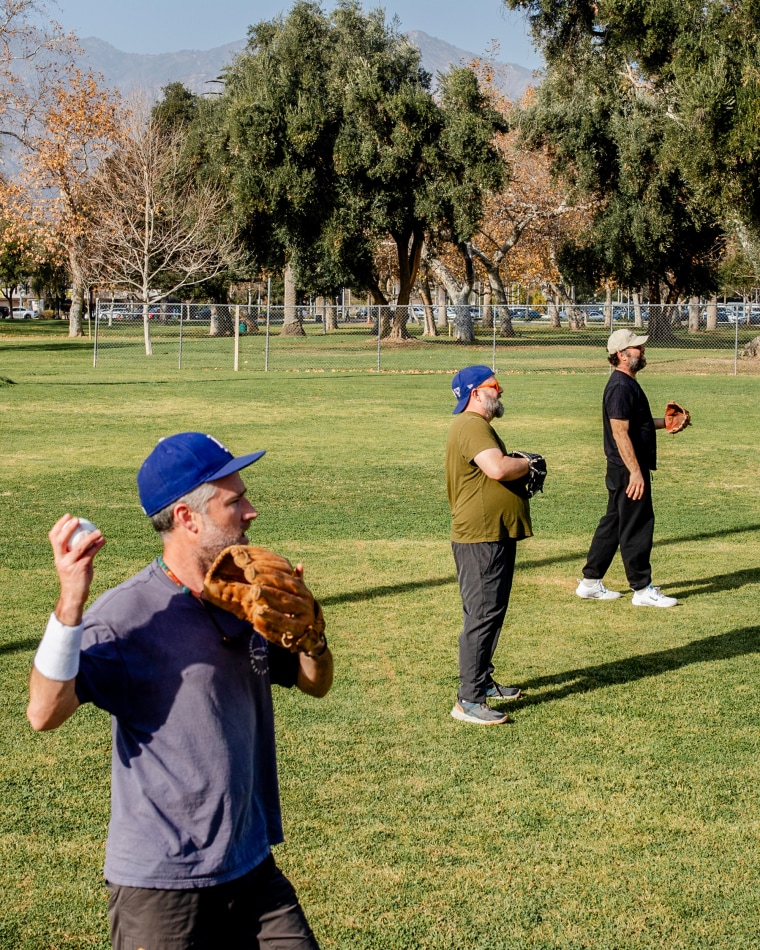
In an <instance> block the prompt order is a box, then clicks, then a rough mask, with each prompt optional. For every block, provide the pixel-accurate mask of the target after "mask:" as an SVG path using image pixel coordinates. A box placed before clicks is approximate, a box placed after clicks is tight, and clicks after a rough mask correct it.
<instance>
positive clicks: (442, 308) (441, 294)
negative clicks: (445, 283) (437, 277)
mask: <svg viewBox="0 0 760 950" xmlns="http://www.w3.org/2000/svg"><path fill="white" fill-rule="evenodd" d="M435 307H436V315H435V322H436V326H437V327H438V329H439V330H448V328H449V320H448V317H447V316H446V288H445V287H442V286H441V285H440V284H438V283H436V287H435Z"/></svg>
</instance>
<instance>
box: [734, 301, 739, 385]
mask: <svg viewBox="0 0 760 950" xmlns="http://www.w3.org/2000/svg"><path fill="white" fill-rule="evenodd" d="M738 360H739V315H738V314H737V316H736V323H734V376H736V375H737V373H738V371H739V366H738Z"/></svg>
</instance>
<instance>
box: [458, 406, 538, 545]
mask: <svg viewBox="0 0 760 950" xmlns="http://www.w3.org/2000/svg"><path fill="white" fill-rule="evenodd" d="M493 448H497V449H499V450H500V451H501V452H503V453H504V454H506V448H505V447H504V443H503V442H502V441H501V439H500V438H499V436H498V435H497V434H496V431H495V430H494V428H493V426H491V425H490V423H488V422H486V420H485V419H484V418H483V417H482V416H481V415H479V414H478V413H475V412H462V413H459V415H457V416H456V418H455V419H454V421H453V422H452V423H451V427H450V429H449V434H448V439H447V442H446V487H447V490H448V496H449V505H450V507H451V520H452V526H451V540H452V541H456V542H459V543H463V544H476V543H479V542H483V541H504V540H506V539H507V538H514V539H516V540H521V539H522V538H529V537H531V536H532V534H533V530H532V527H531V522H530V505H529V502H528V496H527V492H526V491H525V483H524V481H523V480H517V481H512V482H506V481H505V482H499V481H496V479H493V478H489V477H488V476H487V475H486V474H485V472H483V471H482V470H481V469H480V468H479V467H478V466H477V465H476V464H475V462H474V461H473V459H474V458H475V456H476V455H479V454H480V453H481V452H483V451H485V450H486V449H493Z"/></svg>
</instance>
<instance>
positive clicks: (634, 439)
mask: <svg viewBox="0 0 760 950" xmlns="http://www.w3.org/2000/svg"><path fill="white" fill-rule="evenodd" d="M602 416H603V421H604V454H605V455H606V456H607V460H608V461H609V462H611V463H612V464H613V465H624V464H625V463H624V462H623V460H622V458H621V457H620V452H619V451H618V447H617V443H616V442H615V439H614V437H613V435H612V426H611V425H610V419H627V420H628V435H629V436H630V439H631V444H632V445H633V451H634V453H635V455H636V460H637V461H638V463H639V466H640V468H641V470H642V471H644V472H646V471H652V472H653V471H654V470H655V469H656V468H657V433H656V430H655V427H654V419H653V418H652V411H651V409H650V408H649V400H648V399H647V397H646V395H645V393H644V390H643V389H642V388H641V386H639V384H638V383H637V382H636V380H635V379H634V378H633V377H632V376H629V375H628V374H627V373H621V372H620V371H619V370H614V371H613V372H612V373H611V374H610V378H609V380H608V381H607V385H606V386H605V389H604V398H603V407H602Z"/></svg>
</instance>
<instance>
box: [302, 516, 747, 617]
mask: <svg viewBox="0 0 760 950" xmlns="http://www.w3.org/2000/svg"><path fill="white" fill-rule="evenodd" d="M758 530H760V524H752V525H745V526H744V527H737V528H724V529H721V530H720V531H704V532H700V533H699V534H692V535H686V536H683V537H678V538H667V539H666V540H664V541H658V542H657V546H658V547H660V546H665V545H672V544H684V543H686V542H688V541H706V540H708V539H710V538H725V537H729V536H730V535H734V534H744V533H745V532H748V531H758ZM587 550H588V549H587V548H583V549H576V550H575V551H571V552H568V553H566V554H554V555H552V556H550V557H544V558H533V559H532V560H529V561H521V560H520V559H519V558H518V561H517V571H518V572H519V571H520V570H521V569H523V570H526V569H527V570H530V569H532V568H536V567H549V566H550V565H552V564H563V563H567V562H569V561H579V560H581V559H585V557H586V553H587ZM456 580H457V576H456V574H450V575H448V576H446V577H432V578H420V579H419V580H413V581H406V582H405V583H403V584H382V585H380V586H378V587H364V588H362V589H361V590H355V591H346V592H345V593H343V594H335V595H334V596H328V597H323V598H320V603H321V604H322V606H323V607H326V606H329V605H331V604H345V603H349V602H351V601H359V600H371V599H372V598H374V597H390V596H392V595H394V594H403V593H409V592H410V591H413V590H420V589H421V588H433V587H445V586H446V585H447V584H455V583H456ZM758 580H760V569H755V568H748V569H747V570H744V571H736V572H735V573H733V574H719V575H716V577H714V578H705V579H703V580H697V581H682V582H681V584H682V585H683V584H691V583H693V584H702V585H705V586H704V587H703V589H701V590H699V589H698V590H694V591H691V592H690V593H689V594H683V595H682V594H679V596H684V597H687V596H692V595H694V594H699V593H709V592H711V591H716V590H728V589H730V588H732V587H740V586H742V585H744V584H751V583H756V582H757V581H758ZM708 585H709V586H708Z"/></svg>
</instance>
